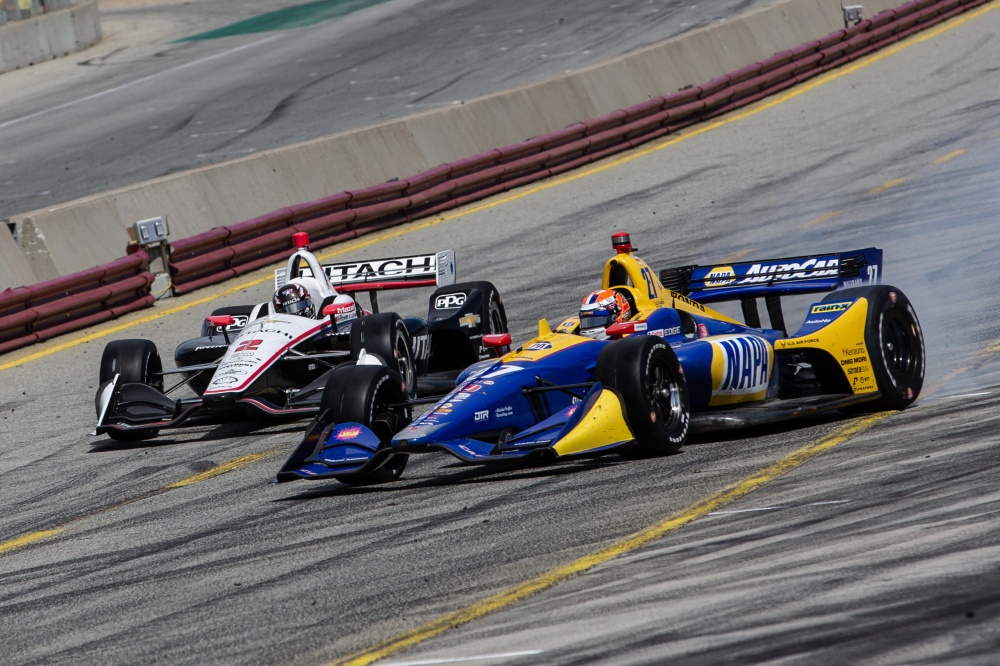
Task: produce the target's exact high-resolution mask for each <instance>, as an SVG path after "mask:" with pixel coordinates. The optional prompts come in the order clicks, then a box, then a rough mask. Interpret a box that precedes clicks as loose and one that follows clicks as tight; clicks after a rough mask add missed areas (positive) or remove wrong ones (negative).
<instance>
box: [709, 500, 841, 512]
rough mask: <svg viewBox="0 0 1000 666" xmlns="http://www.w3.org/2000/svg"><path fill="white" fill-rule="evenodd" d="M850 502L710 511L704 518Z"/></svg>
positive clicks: (838, 501) (833, 501)
mask: <svg viewBox="0 0 1000 666" xmlns="http://www.w3.org/2000/svg"><path fill="white" fill-rule="evenodd" d="M850 501H851V500H830V501H828V502H809V503H808V504H800V505H799V506H798V507H790V506H762V507H760V508H759V509H734V510H732V511H712V512H711V513H706V514H705V515H706V516H728V515H731V514H734V513H754V512H757V511H779V510H781V509H795V508H802V507H806V506H827V505H829V504H846V503H848V502H850Z"/></svg>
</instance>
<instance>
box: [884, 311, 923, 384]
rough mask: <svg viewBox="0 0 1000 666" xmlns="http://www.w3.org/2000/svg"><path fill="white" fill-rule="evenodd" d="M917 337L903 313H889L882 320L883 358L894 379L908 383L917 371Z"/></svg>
mask: <svg viewBox="0 0 1000 666" xmlns="http://www.w3.org/2000/svg"><path fill="white" fill-rule="evenodd" d="M915 346H916V336H915V335H913V333H912V332H911V330H910V322H909V320H908V319H907V317H905V316H904V315H903V314H902V313H901V312H896V311H893V312H889V313H887V314H886V316H885V318H884V319H883V320H882V358H883V359H884V360H885V366H886V368H887V369H888V370H889V374H891V375H892V376H893V378H894V379H896V380H898V381H901V382H906V381H909V380H910V379H912V378H913V374H914V372H915V371H916V365H917V354H916V349H915Z"/></svg>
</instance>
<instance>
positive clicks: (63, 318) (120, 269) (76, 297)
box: [0, 251, 155, 353]
mask: <svg viewBox="0 0 1000 666" xmlns="http://www.w3.org/2000/svg"><path fill="white" fill-rule="evenodd" d="M152 284H153V274H152V273H150V272H149V256H148V255H147V254H146V253H145V252H141V251H140V252H135V253H133V254H131V255H129V256H127V257H124V258H122V259H117V260H115V261H113V262H111V263H110V264H105V265H103V266H95V267H94V268H88V269H87V270H84V271H80V272H79V273H73V274H72V275H66V276H64V277H60V278H56V279H54V280H47V281H46V282H40V283H38V284H36V285H32V286H30V287H20V288H18V289H8V290H6V291H4V292H3V293H2V294H0V353H4V352H7V351H11V350H13V349H18V348H20V347H25V346H27V345H30V344H33V343H35V342H39V341H42V340H48V339H49V338H53V337H55V336H57V335H62V334H63V333H68V332H70V331H76V330H79V329H81V328H86V327H87V326H91V325H93V324H97V323H100V322H103V321H108V320H109V319H114V318H116V317H120V316H121V315H123V314H125V313H126V312H131V311H133V310H138V309H140V308H145V307H149V306H150V305H152V304H153V301H154V300H155V299H154V297H153V296H152V295H151V294H150V293H149V289H150V285H152Z"/></svg>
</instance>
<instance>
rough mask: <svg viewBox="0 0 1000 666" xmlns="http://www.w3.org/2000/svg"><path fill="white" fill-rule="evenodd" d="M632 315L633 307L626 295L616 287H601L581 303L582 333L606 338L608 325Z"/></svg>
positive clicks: (597, 337)
mask: <svg viewBox="0 0 1000 666" xmlns="http://www.w3.org/2000/svg"><path fill="white" fill-rule="evenodd" d="M631 317H632V309H631V308H630V307H629V304H628V301H627V300H625V297H624V296H622V295H621V294H620V293H618V292H617V291H615V290H614V289H599V290H597V291H595V292H593V293H592V294H588V295H587V296H586V297H584V299H583V303H582V304H581V305H580V335H585V336H587V337H588V338H594V339H597V340H605V339H607V337H608V334H607V333H606V332H605V330H606V329H607V328H608V326H611V324H615V323H618V322H622V321H628V320H629V319H630V318H631Z"/></svg>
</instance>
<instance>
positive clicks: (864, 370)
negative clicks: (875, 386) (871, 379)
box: [847, 365, 872, 375]
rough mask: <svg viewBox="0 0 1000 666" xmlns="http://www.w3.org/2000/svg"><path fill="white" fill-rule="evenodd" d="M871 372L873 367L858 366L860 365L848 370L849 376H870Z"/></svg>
mask: <svg viewBox="0 0 1000 666" xmlns="http://www.w3.org/2000/svg"><path fill="white" fill-rule="evenodd" d="M871 371H872V369H871V366H868V365H860V366H858V365H856V366H853V367H850V368H848V369H847V374H849V375H856V374H861V373H864V374H868V373H869V372H871Z"/></svg>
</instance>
